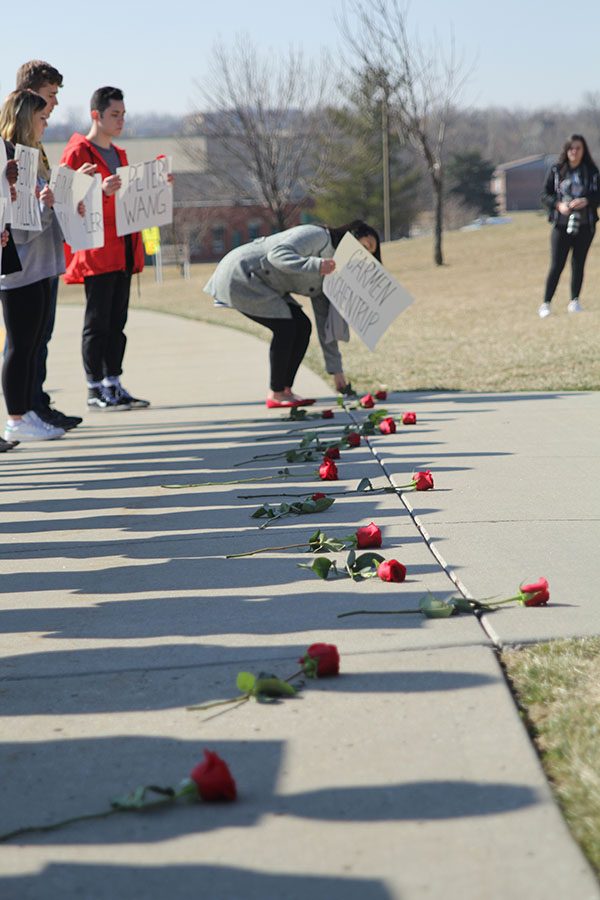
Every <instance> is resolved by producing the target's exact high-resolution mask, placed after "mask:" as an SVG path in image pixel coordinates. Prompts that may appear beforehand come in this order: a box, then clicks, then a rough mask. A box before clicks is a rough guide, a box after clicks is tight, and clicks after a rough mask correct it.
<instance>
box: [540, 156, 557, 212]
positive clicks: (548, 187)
mask: <svg viewBox="0 0 600 900" xmlns="http://www.w3.org/2000/svg"><path fill="white" fill-rule="evenodd" d="M541 201H542V205H543V206H545V207H546V209H547V210H548V212H549V213H553V212H554V210H555V209H556V203H557V201H558V194H557V193H556V168H555V166H552V168H551V169H550V170H549V171H548V173H547V174H546V180H545V182H544V190H543V191H542V196H541Z"/></svg>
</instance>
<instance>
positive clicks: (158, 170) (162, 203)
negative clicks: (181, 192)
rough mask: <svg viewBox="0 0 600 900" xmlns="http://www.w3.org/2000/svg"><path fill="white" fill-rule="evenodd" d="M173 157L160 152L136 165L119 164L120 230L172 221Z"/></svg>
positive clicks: (117, 201) (117, 200) (120, 232)
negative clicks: (171, 175) (160, 154)
mask: <svg viewBox="0 0 600 900" xmlns="http://www.w3.org/2000/svg"><path fill="white" fill-rule="evenodd" d="M170 171H171V159H170V157H167V156H161V157H159V159H153V160H150V161H149V162H143V163H138V164H137V165H133V166H120V167H119V168H118V169H117V175H119V176H120V177H121V187H120V188H119V190H118V191H117V193H116V195H115V212H116V217H117V234H118V235H120V236H122V235H124V234H132V233H133V232H134V231H141V230H142V229H143V228H151V227H152V226H153V225H169V224H170V223H171V222H172V221H173V186H172V185H171V184H169V181H168V175H169V173H170Z"/></svg>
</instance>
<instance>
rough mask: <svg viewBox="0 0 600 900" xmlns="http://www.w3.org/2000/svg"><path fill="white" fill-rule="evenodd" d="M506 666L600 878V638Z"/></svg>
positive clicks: (524, 656) (515, 656) (549, 646)
mask: <svg viewBox="0 0 600 900" xmlns="http://www.w3.org/2000/svg"><path fill="white" fill-rule="evenodd" d="M502 662H503V664H504V666H505V668H506V672H507V674H508V677H509V679H510V682H511V683H512V685H513V689H514V691H515V693H516V696H517V700H518V702H519V705H520V706H521V709H522V710H523V713H524V716H525V720H526V722H527V725H528V728H529V730H530V733H531V734H532V736H533V739H534V741H535V744H536V746H537V748H538V750H539V752H540V754H541V758H542V762H543V765H544V769H545V771H546V774H547V775H548V778H549V779H550V782H551V783H552V785H553V787H554V790H555V793H556V796H557V798H558V801H559V803H560V805H561V807H562V810H563V812H564V814H565V818H566V820H567V822H568V823H569V826H570V828H571V831H572V832H573V835H574V837H575V839H576V840H577V841H578V842H579V844H580V845H581V847H582V848H583V850H584V852H585V854H586V855H587V857H588V859H589V861H590V862H591V864H592V865H593V867H594V868H595V870H596V872H597V873H598V874H599V875H600V740H599V737H600V638H587V639H585V640H571V641H566V640H562V641H552V642H551V643H546V644H538V645H536V646H533V647H526V648H524V649H521V650H506V651H504V653H503V654H502Z"/></svg>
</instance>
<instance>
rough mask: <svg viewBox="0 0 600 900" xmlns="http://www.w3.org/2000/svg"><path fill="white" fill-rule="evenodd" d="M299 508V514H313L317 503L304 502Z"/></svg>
mask: <svg viewBox="0 0 600 900" xmlns="http://www.w3.org/2000/svg"><path fill="white" fill-rule="evenodd" d="M299 506H300V509H299V510H298V512H301V513H313V512H316V511H317V503H316V501H315V500H304V501H303V502H302V503H301V504H299Z"/></svg>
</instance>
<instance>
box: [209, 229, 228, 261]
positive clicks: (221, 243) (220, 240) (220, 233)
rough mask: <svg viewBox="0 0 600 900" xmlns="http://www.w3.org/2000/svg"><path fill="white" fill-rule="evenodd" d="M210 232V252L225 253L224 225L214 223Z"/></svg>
mask: <svg viewBox="0 0 600 900" xmlns="http://www.w3.org/2000/svg"><path fill="white" fill-rule="evenodd" d="M211 232H212V252H213V253H214V254H215V256H216V255H217V254H219V253H225V226H224V225H215V226H214V227H213V228H211Z"/></svg>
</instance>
